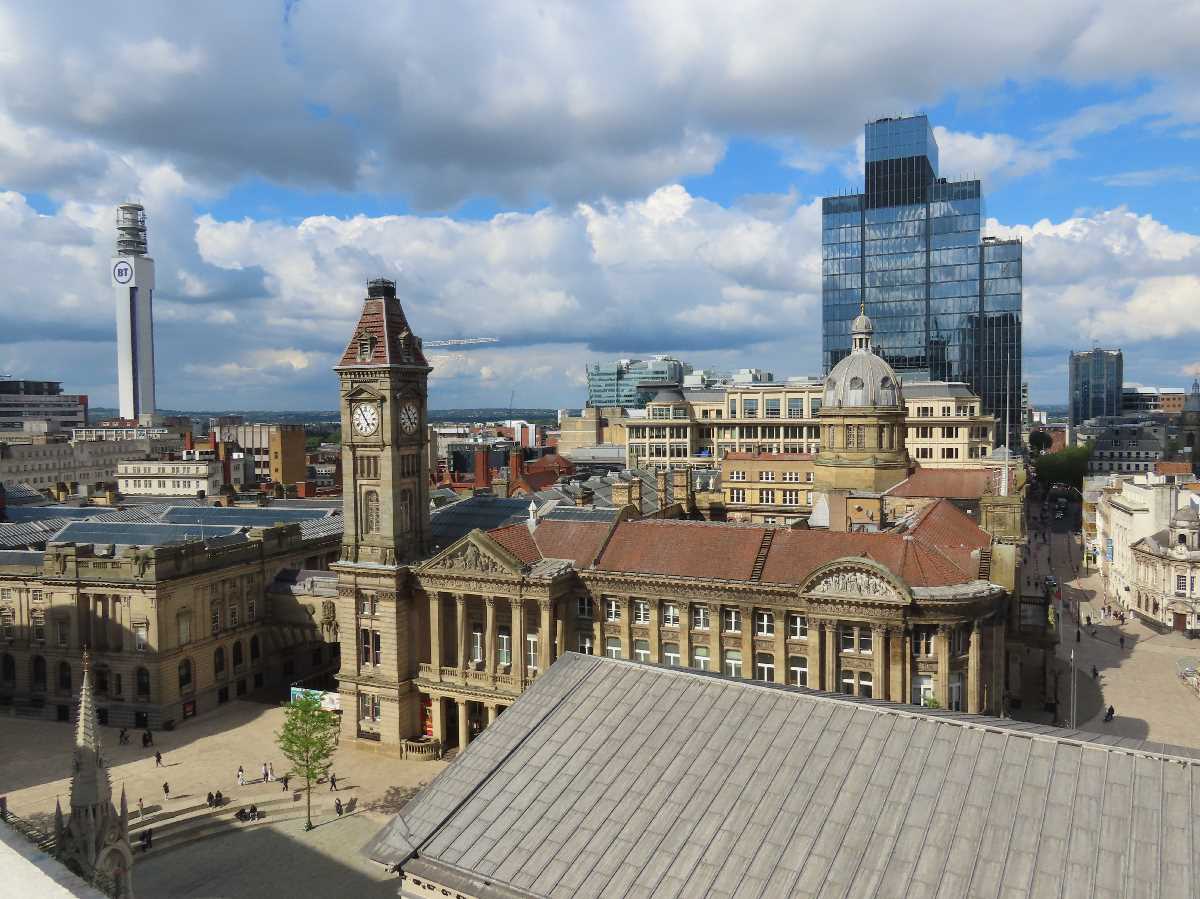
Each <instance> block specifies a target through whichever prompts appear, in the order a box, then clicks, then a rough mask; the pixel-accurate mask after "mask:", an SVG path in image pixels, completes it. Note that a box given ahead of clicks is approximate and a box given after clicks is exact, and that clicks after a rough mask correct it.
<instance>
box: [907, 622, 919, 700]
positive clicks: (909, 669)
mask: <svg viewBox="0 0 1200 899" xmlns="http://www.w3.org/2000/svg"><path fill="white" fill-rule="evenodd" d="M912 670H913V634H912V628H909V629H908V630H906V631H905V632H904V702H909V703H916V702H917V701H918V700H917V698H916V697H914V696H913V695H912V676H913V674H912Z"/></svg>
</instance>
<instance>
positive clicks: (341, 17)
mask: <svg viewBox="0 0 1200 899" xmlns="http://www.w3.org/2000/svg"><path fill="white" fill-rule="evenodd" d="M1197 59H1200V3H1197V2H1196V0H1183V2H1168V0H1162V2H1160V0H1143V2H1140V3H1136V4H1134V3H1128V2H1094V0H1093V2H1086V0H1058V2H1055V3H1045V2H1037V3H1026V2H1012V3H1007V4H997V3H994V2H992V3H986V4H984V3H973V2H955V3H943V2H927V3H920V4H909V5H908V6H906V7H905V11H904V15H903V16H893V15H887V14H881V13H880V10H879V8H878V7H876V6H874V5H873V4H854V3H845V2H825V0H809V2H806V3H802V4H798V3H785V2H777V3H766V2H744V3H736V4H733V3H728V2H710V0H656V2H655V3H653V4H647V3H638V2H629V3H621V2H609V3H597V4H588V3H569V2H563V3H552V2H543V3H526V2H520V0H510V2H505V3H501V4H493V3H482V2H477V3H466V2H446V3H436V4H430V3H416V2H411V3H409V2H395V0H393V2H366V0H364V2H356V3H353V4H334V3H324V4H320V3H310V2H307V0H289V2H284V3H277V4H271V3H268V2H262V3H241V2H239V3H233V2H228V3H227V2H212V3H205V4H188V3H166V2H164V3H156V4H144V5H142V6H139V8H138V10H137V14H136V15H132V14H130V15H126V16H122V15H114V13H113V11H112V9H111V8H110V7H107V6H103V5H96V4H77V5H73V7H72V13H71V15H70V16H69V17H64V16H63V15H62V14H61V9H60V8H57V7H56V5H55V4H5V5H4V6H0V265H2V266H3V270H4V271H5V272H6V273H7V276H6V277H5V278H4V279H3V281H2V282H0V373H5V374H8V375H10V376H12V377H27V378H36V379H55V380H62V381H63V382H65V384H64V386H65V389H66V390H68V391H69V392H78V393H86V394H88V395H89V397H90V399H91V403H92V404H93V405H115V400H116V386H115V383H116V346H115V323H114V300H113V292H112V289H111V287H110V282H109V274H108V270H109V258H110V257H111V255H112V253H113V240H114V237H115V227H114V207H115V205H116V204H118V203H120V202H125V201H129V200H133V201H137V202H141V203H143V204H144V205H145V206H146V211H147V217H148V220H149V229H150V230H149V240H150V254H151V255H152V256H153V257H154V258H155V260H156V265H157V280H158V286H157V290H156V295H155V341H156V344H155V352H156V359H157V375H158V386H157V390H158V403H159V406H160V407H163V408H173V409H209V410H211V409H295V410H302V409H330V408H334V407H336V405H337V382H336V378H335V377H334V375H333V373H332V371H331V368H332V365H333V364H334V361H335V358H336V357H337V356H338V355H340V353H341V350H342V349H343V348H344V347H345V345H346V343H347V341H348V340H349V338H350V334H351V331H352V329H353V326H354V322H355V321H356V318H357V314H358V312H359V310H360V308H361V305H362V299H363V297H364V296H365V282H366V280H367V279H369V278H375V277H387V278H391V279H393V280H395V281H396V282H397V290H398V295H399V297H400V298H401V301H402V303H403V306H404V309H405V312H406V314H407V315H408V318H409V321H410V323H411V325H412V327H413V330H414V331H415V332H416V333H417V334H418V335H421V336H422V337H424V338H426V339H436V338H450V337H469V336H489V337H496V338H498V340H499V342H498V343H496V344H494V345H489V346H486V347H482V348H478V349H475V350H471V351H463V352H441V351H431V352H430V354H429V355H430V357H431V362H432V364H433V365H434V371H433V373H432V375H431V381H430V404H431V406H433V407H434V408H443V409H444V408H454V407H464V406H506V405H508V403H509V400H510V397H512V401H513V403H514V404H515V405H517V406H545V407H555V406H575V407H577V406H580V405H582V404H583V402H584V399H585V394H586V386H585V385H586V380H585V366H586V365H587V363H589V362H597V361H607V360H611V359H614V358H620V357H638V356H645V355H647V354H653V353H671V354H673V355H676V356H678V357H680V358H683V359H685V360H687V361H689V362H691V363H692V364H693V365H695V366H697V367H709V368H716V369H721V370H732V369H736V368H745V367H757V368H766V369H769V370H771V371H773V372H775V374H776V376H777V377H784V376H789V375H806V374H817V373H819V367H820V349H821V338H820V323H821V302H820V299H821V297H820V291H821V286H820V233H821V232H820V198H821V197H822V196H826V195H829V194H834V193H838V192H845V191H858V190H860V189H861V187H862V134H863V125H864V123H865V122H867V121H869V120H871V119H875V118H878V117H880V116H885V115H896V114H908V113H916V112H923V113H926V114H928V115H929V117H930V121H931V123H932V124H933V125H934V126H935V133H936V136H937V140H938V143H939V147H940V159H941V174H942V175H943V176H947V177H950V178H957V177H977V178H981V179H982V180H983V187H984V191H985V195H986V210H987V222H986V227H985V233H987V234H992V235H996V236H999V237H1013V236H1016V237H1020V238H1022V240H1023V241H1024V260H1025V269H1024V274H1025V282H1024V284H1025V292H1024V314H1025V329H1024V341H1025V378H1026V380H1028V381H1029V384H1030V388H1031V394H1032V397H1033V400H1034V401H1035V402H1037V403H1061V402H1064V401H1065V397H1066V390H1067V386H1066V369H1067V365H1066V362H1067V353H1068V351H1069V350H1071V349H1086V348H1088V347H1090V346H1092V345H1102V346H1106V347H1121V348H1122V349H1124V351H1125V376H1126V380H1127V381H1128V382H1131V383H1138V384H1143V385H1152V386H1184V385H1186V384H1190V382H1191V380H1192V378H1193V377H1195V376H1197V375H1200V343H1198V338H1200V65H1198V64H1197Z"/></svg>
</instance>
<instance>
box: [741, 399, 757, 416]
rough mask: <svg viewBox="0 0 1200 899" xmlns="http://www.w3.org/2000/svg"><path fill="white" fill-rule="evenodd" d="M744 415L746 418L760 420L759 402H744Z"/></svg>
mask: <svg viewBox="0 0 1200 899" xmlns="http://www.w3.org/2000/svg"><path fill="white" fill-rule="evenodd" d="M742 415H743V416H744V417H746V418H758V400H744V401H743V402H742Z"/></svg>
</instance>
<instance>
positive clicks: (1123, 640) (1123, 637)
mask: <svg viewBox="0 0 1200 899" xmlns="http://www.w3.org/2000/svg"><path fill="white" fill-rule="evenodd" d="M1121 648H1122V649H1124V648H1125V635H1124V634H1121Z"/></svg>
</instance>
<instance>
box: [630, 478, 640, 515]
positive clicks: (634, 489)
mask: <svg viewBox="0 0 1200 899" xmlns="http://www.w3.org/2000/svg"><path fill="white" fill-rule="evenodd" d="M629 505H631V506H633V508H634V509H635V510H636V511H637V513H638V515H641V514H642V479H641V478H640V477H638V476H637V472H634V474H633V479H632V480H630V482H629Z"/></svg>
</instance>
